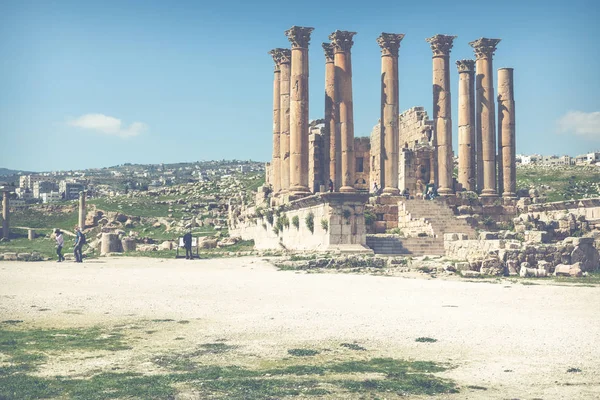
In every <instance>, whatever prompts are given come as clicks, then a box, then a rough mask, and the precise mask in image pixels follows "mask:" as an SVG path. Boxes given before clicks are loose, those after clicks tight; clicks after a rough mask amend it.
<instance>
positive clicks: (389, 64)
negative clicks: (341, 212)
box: [377, 32, 404, 195]
mask: <svg viewBox="0 0 600 400" xmlns="http://www.w3.org/2000/svg"><path fill="white" fill-rule="evenodd" d="M403 38H404V34H403V33H400V34H398V33H385V32H384V33H382V34H381V35H380V36H379V37H378V38H377V43H378V44H379V47H381V120H380V124H381V128H380V132H381V136H380V140H381V149H382V151H381V153H382V158H383V168H382V171H383V179H382V186H383V193H384V194H389V195H397V194H399V193H400V190H399V189H398V167H399V158H398V151H399V150H400V143H399V138H398V135H399V133H398V116H399V114H400V108H399V104H398V101H399V100H398V97H399V94H398V50H399V49H400V42H401V41H402V39H403Z"/></svg>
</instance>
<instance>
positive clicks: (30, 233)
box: [27, 229, 35, 240]
mask: <svg viewBox="0 0 600 400" xmlns="http://www.w3.org/2000/svg"><path fill="white" fill-rule="evenodd" d="M27 239H28V240H33V239H35V230H33V229H27Z"/></svg>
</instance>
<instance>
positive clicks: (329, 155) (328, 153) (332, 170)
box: [323, 43, 341, 187]
mask: <svg viewBox="0 0 600 400" xmlns="http://www.w3.org/2000/svg"><path fill="white" fill-rule="evenodd" d="M323 50H324V51H325V137H324V138H323V146H324V149H323V154H324V160H323V167H324V168H325V171H323V179H324V180H325V182H324V184H325V186H326V187H327V185H328V183H329V179H331V180H332V181H333V182H334V186H335V182H336V181H337V182H340V181H341V153H340V141H341V139H340V136H339V133H340V132H339V130H337V129H336V117H335V113H336V109H335V64H334V60H333V58H334V55H333V46H332V45H331V43H323ZM338 176H339V177H338ZM337 187H339V186H337Z"/></svg>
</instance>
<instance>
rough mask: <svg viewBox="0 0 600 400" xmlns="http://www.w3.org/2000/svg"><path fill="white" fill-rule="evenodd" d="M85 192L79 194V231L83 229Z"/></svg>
mask: <svg viewBox="0 0 600 400" xmlns="http://www.w3.org/2000/svg"><path fill="white" fill-rule="evenodd" d="M85 194H86V192H85V190H84V191H82V192H79V224H78V226H79V228H81V230H83V228H85V215H86V212H85Z"/></svg>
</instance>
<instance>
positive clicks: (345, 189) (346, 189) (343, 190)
mask: <svg viewBox="0 0 600 400" xmlns="http://www.w3.org/2000/svg"><path fill="white" fill-rule="evenodd" d="M340 192H341V193H356V189H355V188H353V187H352V186H342V187H341V188H340Z"/></svg>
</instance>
